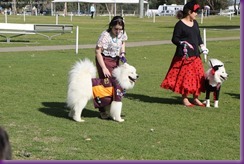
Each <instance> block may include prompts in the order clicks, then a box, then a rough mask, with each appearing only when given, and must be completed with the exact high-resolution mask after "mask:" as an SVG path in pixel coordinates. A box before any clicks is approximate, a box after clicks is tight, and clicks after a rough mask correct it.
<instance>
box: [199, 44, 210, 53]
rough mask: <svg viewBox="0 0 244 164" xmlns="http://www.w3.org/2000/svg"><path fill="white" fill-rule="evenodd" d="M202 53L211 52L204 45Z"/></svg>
mask: <svg viewBox="0 0 244 164" xmlns="http://www.w3.org/2000/svg"><path fill="white" fill-rule="evenodd" d="M201 50H202V53H203V54H205V55H207V54H208V53H209V50H208V49H207V48H206V47H205V46H204V45H203V46H201Z"/></svg>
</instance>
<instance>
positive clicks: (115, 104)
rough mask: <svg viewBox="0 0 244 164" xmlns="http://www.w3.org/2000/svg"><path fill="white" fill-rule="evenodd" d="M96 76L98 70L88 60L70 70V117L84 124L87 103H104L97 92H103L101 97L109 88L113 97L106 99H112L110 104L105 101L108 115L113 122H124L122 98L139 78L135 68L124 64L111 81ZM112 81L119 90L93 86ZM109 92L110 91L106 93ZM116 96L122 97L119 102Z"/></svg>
mask: <svg viewBox="0 0 244 164" xmlns="http://www.w3.org/2000/svg"><path fill="white" fill-rule="evenodd" d="M96 74H97V70H96V67H95V65H94V64H93V63H92V62H91V61H90V60H89V59H87V58H85V59H84V60H80V61H78V62H76V63H75V64H74V66H73V67H72V69H71V70H70V72H69V79H68V80H69V81H68V92H67V102H66V103H67V107H68V108H69V109H70V112H69V117H71V118H73V119H74V120H75V121H77V122H84V120H82V119H81V114H82V110H83V109H84V108H85V106H86V104H87V102H88V101H89V100H91V99H93V101H94V106H95V104H98V103H101V101H103V100H102V97H100V98H101V99H99V97H96V95H95V92H101V93H98V94H99V95H101V94H102V92H104V90H106V89H107V88H108V89H110V91H109V92H111V96H107V97H106V98H110V102H109V103H108V102H106V101H107V100H106V101H105V102H106V103H107V105H106V106H105V109H106V113H107V114H108V115H109V116H110V117H111V118H112V119H113V120H115V121H118V122H123V121H124V119H122V118H121V111H122V101H121V97H123V91H122V89H123V90H127V89H132V88H133V87H134V85H135V82H136V80H137V78H138V77H139V76H138V74H137V73H136V69H135V67H133V66H131V65H129V64H128V63H124V64H122V65H120V66H118V67H117V68H115V69H114V70H113V72H112V76H113V77H114V78H110V79H99V78H96ZM111 79H113V81H115V82H112V84H117V88H115V89H111V88H113V87H111V86H112V84H111V85H110V87H107V88H106V87H103V85H99V86H98V87H94V86H93V84H94V83H93V81H103V82H104V81H105V83H107V82H108V81H110V80H111ZM101 86H102V87H101ZM118 86H119V88H118ZM94 88H95V89H94ZM97 88H98V89H97ZM96 89H97V90H96ZM94 90H96V91H94ZM107 92H108V91H106V93H107ZM116 96H119V97H120V98H119V100H117V99H116V98H115V97H116ZM96 99H99V101H98V102H96V101H95V100H96Z"/></svg>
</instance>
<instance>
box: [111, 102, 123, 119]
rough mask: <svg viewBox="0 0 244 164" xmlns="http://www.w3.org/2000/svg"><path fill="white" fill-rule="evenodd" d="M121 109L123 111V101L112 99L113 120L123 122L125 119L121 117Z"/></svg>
mask: <svg viewBox="0 0 244 164" xmlns="http://www.w3.org/2000/svg"><path fill="white" fill-rule="evenodd" d="M121 111H122V102H120V101H112V103H111V107H110V116H111V117H112V119H113V120H115V121H118V122H123V121H124V119H122V118H121Z"/></svg>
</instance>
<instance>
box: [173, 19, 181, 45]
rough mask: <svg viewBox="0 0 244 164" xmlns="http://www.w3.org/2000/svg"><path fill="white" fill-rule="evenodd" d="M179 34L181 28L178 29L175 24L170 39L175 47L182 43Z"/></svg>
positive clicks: (177, 24)
mask: <svg viewBox="0 0 244 164" xmlns="http://www.w3.org/2000/svg"><path fill="white" fill-rule="evenodd" d="M181 32H182V27H180V24H179V23H176V25H175V27H174V32H173V36H172V39H171V41H172V43H174V44H175V45H176V46H179V45H180V41H182V38H181Z"/></svg>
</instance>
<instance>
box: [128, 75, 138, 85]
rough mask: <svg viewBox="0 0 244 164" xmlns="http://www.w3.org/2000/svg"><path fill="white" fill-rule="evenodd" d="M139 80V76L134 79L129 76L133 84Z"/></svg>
mask: <svg viewBox="0 0 244 164" xmlns="http://www.w3.org/2000/svg"><path fill="white" fill-rule="evenodd" d="M138 78H139V76H138V75H137V76H136V78H132V77H131V76H129V79H130V81H132V82H134V83H135V82H136V80H137V79H138Z"/></svg>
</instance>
